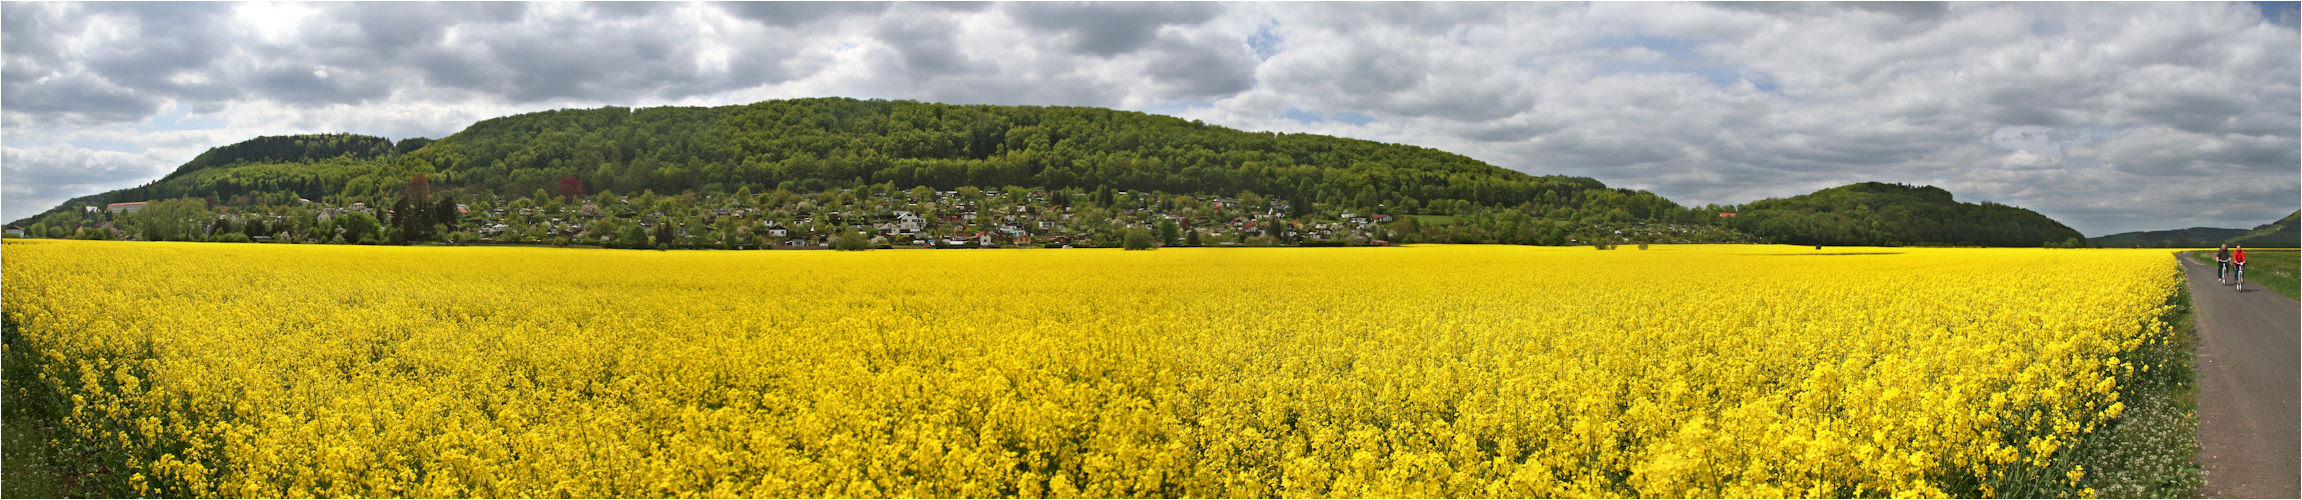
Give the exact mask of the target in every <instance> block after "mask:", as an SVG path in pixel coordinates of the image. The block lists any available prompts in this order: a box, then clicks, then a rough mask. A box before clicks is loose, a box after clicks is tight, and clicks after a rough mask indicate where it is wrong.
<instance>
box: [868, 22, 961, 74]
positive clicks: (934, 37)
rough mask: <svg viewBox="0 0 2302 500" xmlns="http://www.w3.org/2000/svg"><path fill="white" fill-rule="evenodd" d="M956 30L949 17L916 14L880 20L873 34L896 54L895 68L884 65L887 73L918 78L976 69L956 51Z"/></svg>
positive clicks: (957, 48) (957, 47)
mask: <svg viewBox="0 0 2302 500" xmlns="http://www.w3.org/2000/svg"><path fill="white" fill-rule="evenodd" d="M957 32H958V27H957V26H954V25H953V24H952V22H951V21H949V20H946V19H936V18H926V17H919V18H907V19H886V20H882V21H881V22H880V24H879V29H878V30H877V31H876V32H875V35H876V37H877V38H878V39H879V41H881V42H884V43H886V44H887V45H888V46H889V47H892V48H894V49H895V51H896V53H897V54H899V57H897V58H896V59H895V61H896V62H897V63H898V64H897V65H896V67H892V68H887V71H888V73H889V74H894V75H904V76H905V77H906V78H909V79H911V80H922V79H932V78H935V77H938V76H943V75H952V74H960V73H968V72H972V71H975V70H977V69H979V68H980V65H978V64H977V63H976V62H975V61H973V60H971V59H969V58H968V57H967V55H965V54H961V53H960V52H959V46H958V45H957V43H956V42H957V40H956V39H955V38H954V37H955V35H956V33H957Z"/></svg>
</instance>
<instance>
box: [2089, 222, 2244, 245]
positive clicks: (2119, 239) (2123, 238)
mask: <svg viewBox="0 0 2302 500" xmlns="http://www.w3.org/2000/svg"><path fill="white" fill-rule="evenodd" d="M2244 234H2246V230H2244V229H2229V228H2219V227H2193V228H2189V229H2169V230H2164V231H2133V232H2125V233H2118V234H2113V235H2108V236H2097V237H2094V238H2091V239H2088V240H2087V243H2089V244H2090V245H2091V246H2097V247H2103V248H2196V247H2209V246H2214V245H2216V244H2219V243H2222V242H2223V241H2225V240H2229V239H2231V238H2235V237H2238V236H2240V235H2244Z"/></svg>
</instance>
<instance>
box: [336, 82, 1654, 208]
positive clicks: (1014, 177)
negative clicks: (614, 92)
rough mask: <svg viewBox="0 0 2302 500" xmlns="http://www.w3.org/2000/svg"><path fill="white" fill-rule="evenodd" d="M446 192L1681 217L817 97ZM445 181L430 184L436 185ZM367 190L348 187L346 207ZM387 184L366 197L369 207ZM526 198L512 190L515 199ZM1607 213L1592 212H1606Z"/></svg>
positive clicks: (1354, 162)
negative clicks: (849, 196) (1129, 202)
mask: <svg viewBox="0 0 2302 500" xmlns="http://www.w3.org/2000/svg"><path fill="white" fill-rule="evenodd" d="M404 162H405V163H409V164H410V165H411V166H412V167H413V168H414V170H415V171H429V172H439V173H442V174H445V176H446V177H447V180H446V182H448V183H451V184H456V185H462V184H482V185H487V186H489V187H499V186H500V187H502V188H504V190H507V191H508V190H509V189H511V188H521V189H534V188H548V187H551V186H553V185H555V183H557V182H558V181H559V180H560V179H562V178H565V177H574V178H576V179H579V180H581V181H582V182H583V183H584V185H585V187H586V188H587V189H592V190H614V191H617V192H624V193H631V192H638V191H641V190H653V191H655V192H659V193H675V192H685V191H691V190H693V191H703V192H732V191H735V190H738V189H741V188H746V187H748V188H750V189H751V190H753V191H758V192H765V191H769V190H774V189H779V188H780V189H784V190H788V191H792V192H814V191H820V190H824V189H832V188H841V187H856V186H865V185H873V184H881V183H891V184H893V185H894V186H897V187H899V188H909V187H912V186H928V187H932V188H937V189H954V188H957V187H961V186H978V187H1001V186H1026V187H1038V188H1049V189H1061V188H1078V189H1085V190H1094V189H1099V188H1104V187H1109V188H1112V189H1121V190H1147V191H1162V192H1168V193H1221V194H1236V193H1240V192H1250V191H1251V192H1255V193H1259V194H1263V195H1266V196H1276V197H1279V198H1281V199H1286V200H1289V201H1315V202H1319V203H1328V204H1334V205H1339V206H1351V207H1365V208H1368V209H1373V208H1375V207H1377V206H1386V207H1388V208H1390V209H1393V210H1401V211H1408V212H1413V211H1416V210H1420V209H1422V208H1423V207H1424V206H1427V205H1429V204H1431V203H1433V202H1441V201H1444V202H1447V203H1450V204H1453V203H1457V202H1467V203H1470V204H1473V205H1477V206H1514V205H1519V204H1523V203H1533V204H1536V205H1538V206H1540V207H1541V208H1542V209H1543V210H1548V209H1549V208H1557V207H1568V208H1574V209H1580V208H1586V207H1592V206H1601V207H1604V208H1609V209H1611V208H1622V209H1624V210H1625V211H1627V212H1628V213H1629V215H1630V216H1631V217H1633V218H1641V219H1643V218H1647V217H1649V216H1651V215H1655V214H1656V213H1658V212H1660V211H1663V210H1667V209H1672V208H1677V206H1676V205H1675V204H1673V203H1671V202H1670V201H1668V200H1665V199H1662V198H1660V197H1657V196H1654V195H1652V194H1649V193H1644V192H1634V191H1627V190H1613V189H1606V186H1605V185H1603V184H1600V183H1599V182H1598V181H1596V180H1592V179H1589V178H1582V177H1564V176H1543V177H1537V176H1530V175H1527V174H1524V173H1520V172H1517V171H1513V170H1509V169H1504V168H1500V167H1496V166H1493V165H1488V164H1486V163H1483V162H1480V161H1477V160H1473V159H1471V158H1468V157H1464V156H1461V155H1457V154H1453V153H1448V152H1444V151H1439V150H1435V149H1429V148H1422V147H1415V146H1405V145H1396V144H1382V143H1376V142H1371V141H1363V140H1355V139H1344V138H1337V137H1329V136H1320V135H1309V134H1275V133H1259V132H1243V131H1239V130H1233V129H1229V128H1223V127H1218V126H1213V125H1206V124H1203V123H1199V122H1197V121H1186V120H1183V119H1179V118H1174V117H1168V116H1159V115H1151V114H1145V113H1137V112H1129V111H1116V110H1109V109H1099V108H1077V107H1038V106H982V105H972V106H963V105H947V104H935V103H920V102H908V101H879V100H871V101H863V100H855V99H841V98H823V99H796V100H784V101H768V102H761V103H757V104H751V105H745V106H726V107H716V108H675V107H662V108H644V109H636V110H635V109H627V108H615V107H610V108H601V109H591V110H559V111H546V112H538V113H529V114H523V115H516V116H508V117H503V118H496V119H491V120H486V121H482V122H479V123H477V124H474V125H472V126H471V127H470V128H468V129H465V130H464V131H462V132H459V133H457V134H455V135H452V136H449V137H446V138H443V139H441V140H439V141H438V142H436V143H434V144H432V145H430V146H428V147H425V148H423V149H420V150H417V151H414V152H412V153H411V154H409V155H408V157H407V159H406V160H405V161H404ZM435 182H439V181H435ZM366 187H367V186H352V187H351V190H352V192H351V194H360V193H358V191H359V190H360V189H362V188H366ZM393 187H394V186H393V184H392V183H381V184H378V185H376V186H374V189H376V190H377V191H376V192H377V193H381V192H385V191H388V190H389V189H392V188H393ZM514 192H519V191H514ZM1602 210H1603V209H1602Z"/></svg>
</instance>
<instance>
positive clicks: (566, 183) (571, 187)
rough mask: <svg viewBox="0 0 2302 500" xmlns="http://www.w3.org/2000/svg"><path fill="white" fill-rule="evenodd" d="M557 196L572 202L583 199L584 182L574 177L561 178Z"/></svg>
mask: <svg viewBox="0 0 2302 500" xmlns="http://www.w3.org/2000/svg"><path fill="white" fill-rule="evenodd" d="M557 194H559V195H560V197H561V198H567V199H568V201H571V202H572V201H575V200H577V199H581V198H583V181H581V180H577V179H576V178H575V176H573V175H570V176H566V177H561V178H560V183H559V192H558V193H557Z"/></svg>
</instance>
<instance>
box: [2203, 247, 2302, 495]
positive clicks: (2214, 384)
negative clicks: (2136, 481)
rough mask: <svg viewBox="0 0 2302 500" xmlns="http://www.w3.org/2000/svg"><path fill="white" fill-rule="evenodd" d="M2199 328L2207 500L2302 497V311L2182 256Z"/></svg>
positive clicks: (2275, 296) (2284, 301) (2287, 301)
mask: <svg viewBox="0 0 2302 500" xmlns="http://www.w3.org/2000/svg"><path fill="white" fill-rule="evenodd" d="M2178 260H2180V261H2182V265H2183V268H2184V270H2185V271H2187V274H2189V277H2190V298H2191V301H2192V303H2193V304H2194V305H2195V306H2196V308H2197V316H2196V317H2197V325H2198V361H2197V363H2198V370H2197V374H2198V446H2199V453H2198V463H2199V465H2201V466H2204V467H2205V469H2206V489H2205V491H2203V492H2201V493H2202V494H2204V495H2205V496H2206V497H2208V498H2296V497H2297V496H2302V462H2298V461H2297V460H2296V458H2295V457H2296V456H2297V455H2302V439H2297V433H2298V432H2302V419H2297V414H2302V411H2298V410H2302V385H2298V384H2297V382H2296V379H2297V378H2298V375H2302V364H2298V362H2297V358H2298V357H2302V344H2298V343H2297V341H2296V336H2297V335H2298V334H2302V308H2298V306H2297V304H2296V303H2295V302H2294V300H2293V299H2288V298H2286V297H2284V296H2281V295H2278V293H2277V292H2272V291H2269V290H2265V289H2262V288H2258V287H2255V286H2251V285H2249V286H2248V287H2247V288H2246V289H2245V290H2243V291H2240V290H2233V289H2231V287H2229V286H2220V285H2217V284H2216V282H2215V279H2214V265H2213V264H2199V263H2197V262H2193V261H2191V260H2190V259H2188V258H2178Z"/></svg>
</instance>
